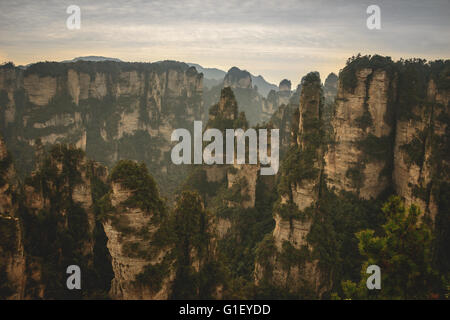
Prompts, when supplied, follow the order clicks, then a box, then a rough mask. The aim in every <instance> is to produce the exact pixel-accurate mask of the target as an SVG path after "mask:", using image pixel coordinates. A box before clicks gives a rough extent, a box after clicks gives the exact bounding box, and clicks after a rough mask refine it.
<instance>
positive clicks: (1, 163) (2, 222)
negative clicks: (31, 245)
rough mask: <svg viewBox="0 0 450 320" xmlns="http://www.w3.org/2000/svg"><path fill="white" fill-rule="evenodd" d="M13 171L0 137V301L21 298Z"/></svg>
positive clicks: (19, 236) (20, 248) (21, 270)
mask: <svg viewBox="0 0 450 320" xmlns="http://www.w3.org/2000/svg"><path fill="white" fill-rule="evenodd" d="M14 179H15V172H14V167H13V164H12V161H11V155H10V154H9V152H8V151H7V149H6V146H5V144H4V141H3V139H2V138H1V137H0V239H1V241H0V292H1V293H0V299H23V298H24V295H25V283H26V273H25V267H26V259H25V252H24V245H23V227H22V223H21V221H20V218H19V214H18V204H17V202H16V201H15V200H14V197H15V195H16V194H17V190H16V189H17V188H16V183H15V180H14Z"/></svg>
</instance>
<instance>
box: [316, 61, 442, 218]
mask: <svg viewBox="0 0 450 320" xmlns="http://www.w3.org/2000/svg"><path fill="white" fill-rule="evenodd" d="M342 73H343V74H341V76H340V80H339V85H338V95H337V97H336V105H335V114H334V118H333V120H332V126H333V128H334V143H333V144H332V145H331V146H330V147H329V151H328V153H327V154H326V156H325V161H326V165H325V171H324V172H325V174H326V175H327V178H328V182H327V183H328V187H330V188H336V190H345V191H350V192H353V193H356V194H358V195H359V196H360V197H362V198H365V199H369V198H376V197H377V196H379V195H380V194H381V193H382V192H383V191H385V190H387V189H390V190H392V191H394V192H395V193H396V194H398V195H400V196H402V197H403V198H404V199H405V202H406V205H410V204H412V203H415V204H417V205H419V207H420V208H421V210H422V212H423V213H431V216H432V217H434V216H435V215H436V213H437V211H438V204H437V197H438V194H439V190H440V184H441V183H442V182H443V181H446V179H448V173H447V170H448V169H447V168H448V156H447V155H448V147H447V146H448V114H449V91H448V88H447V87H446V84H445V83H446V82H447V81H448V76H446V74H445V69H444V64H443V63H442V62H439V61H438V62H434V63H431V64H429V65H424V64H423V63H420V62H414V61H413V62H406V63H404V64H403V65H398V64H397V65H395V64H394V63H393V62H392V61H390V62H389V61H387V62H385V63H384V64H381V65H380V64H379V63H378V64H377V63H376V62H373V61H372V62H371V64H368V65H367V64H366V65H364V66H361V67H359V68H356V69H351V67H347V69H344V70H343V71H342ZM349 79H353V82H352V81H349ZM437 82H438V83H437ZM438 172H440V173H438Z"/></svg>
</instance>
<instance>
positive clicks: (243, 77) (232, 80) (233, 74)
mask: <svg viewBox="0 0 450 320" xmlns="http://www.w3.org/2000/svg"><path fill="white" fill-rule="evenodd" d="M223 86H224V87H231V88H233V89H234V88H242V89H251V88H252V77H251V75H250V73H249V72H248V71H247V70H241V69H239V68H237V67H232V68H231V69H230V70H228V72H227V74H226V75H225V78H224V79H223Z"/></svg>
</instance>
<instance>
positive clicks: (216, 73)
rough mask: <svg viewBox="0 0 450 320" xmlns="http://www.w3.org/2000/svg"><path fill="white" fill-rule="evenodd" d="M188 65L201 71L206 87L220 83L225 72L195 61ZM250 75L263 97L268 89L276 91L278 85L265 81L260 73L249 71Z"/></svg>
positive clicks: (267, 92)
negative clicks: (255, 73) (254, 73)
mask: <svg viewBox="0 0 450 320" xmlns="http://www.w3.org/2000/svg"><path fill="white" fill-rule="evenodd" d="M188 65H189V66H190V67H195V68H196V69H197V71H198V72H201V73H203V77H204V85H205V86H206V87H208V88H211V87H213V86H216V85H218V84H220V83H222V81H223V79H224V78H225V75H226V74H227V72H226V71H224V70H220V69H217V68H205V67H203V66H201V65H199V64H197V63H188ZM250 76H251V78H252V84H253V85H254V86H257V87H258V92H259V93H260V94H261V95H263V96H264V97H267V95H268V94H269V92H270V90H275V91H278V86H277V85H275V84H273V83H270V82H267V81H266V80H265V79H264V77H263V76H262V75H258V76H255V75H253V74H251V73H250Z"/></svg>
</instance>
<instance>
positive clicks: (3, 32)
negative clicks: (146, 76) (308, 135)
mask: <svg viewBox="0 0 450 320" xmlns="http://www.w3.org/2000/svg"><path fill="white" fill-rule="evenodd" d="M374 4H375V5H378V6H379V7H380V14H381V15H380V16H381V28H380V29H379V30H369V29H368V28H367V25H366V20H367V18H368V17H369V16H370V15H371V14H368V13H367V12H366V10H367V7H368V6H369V5H374ZM70 5H77V6H79V7H80V10H81V28H80V29H79V30H70V29H68V28H67V27H66V20H67V18H68V17H69V15H70V14H68V13H66V10H67V7H69V6H70ZM449 17H450V0H428V1H424V0H421V1H416V0H398V1H394V0H388V1H377V0H370V1H366V0H359V1H349V0H346V1H344V0H342V1H341V0H330V1H323V0H314V1H300V0H271V1H257V0H249V1H246V0H221V1H208V0H189V1H179V0H163V1H143V0H127V1H103V0H97V1H92V0H91V1H84V0H83V1H81V0H69V1H66V0H55V1H36V0H28V1H26V0H14V1H6V0H0V63H2V62H7V61H12V62H14V63H15V64H16V65H25V64H28V63H32V62H38V61H62V60H69V59H72V58H74V57H78V56H88V55H99V56H106V57H114V58H119V59H121V60H124V61H142V62H155V61H160V60H178V61H183V62H191V63H198V64H200V65H202V66H204V67H215V68H219V69H222V70H225V71H227V70H228V69H229V68H231V67H232V66H237V67H239V68H241V69H246V70H248V71H249V72H251V73H252V74H254V75H262V76H263V77H264V78H265V79H266V80H268V81H270V82H272V83H275V84H278V83H279V82H280V81H281V80H282V79H284V78H287V79H289V80H291V81H292V82H293V84H297V83H298V82H299V81H300V79H301V77H302V76H303V75H305V74H306V73H308V72H310V71H319V72H320V74H321V77H322V79H324V78H325V77H326V75H327V74H329V73H330V72H335V73H337V72H339V69H341V68H343V67H344V66H345V62H346V60H347V58H348V57H351V56H352V55H356V54H357V53H362V54H381V55H386V56H391V57H392V58H393V59H399V58H401V57H403V58H412V57H419V58H425V59H427V60H434V59H449V58H450V41H449V40H450V18H449Z"/></svg>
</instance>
